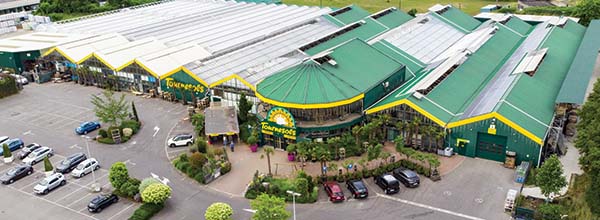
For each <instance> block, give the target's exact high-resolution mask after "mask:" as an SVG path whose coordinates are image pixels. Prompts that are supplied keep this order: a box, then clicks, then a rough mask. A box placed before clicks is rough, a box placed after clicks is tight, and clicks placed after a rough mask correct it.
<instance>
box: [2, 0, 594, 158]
mask: <svg viewBox="0 0 600 220" xmlns="http://www.w3.org/2000/svg"><path fill="white" fill-rule="evenodd" d="M599 32H600V22H592V24H591V25H590V26H589V27H588V28H586V27H584V26H581V25H579V24H577V23H576V22H575V21H573V20H570V19H567V18H559V17H550V18H547V19H544V20H536V21H531V20H522V19H520V18H519V17H517V16H513V15H498V16H490V17H489V18H479V19H475V18H473V17H471V16H469V15H467V14H464V13H463V12H461V11H460V10H458V9H456V8H453V7H451V6H449V5H448V6H442V5H436V6H434V7H432V8H430V9H429V11H428V12H427V13H424V14H420V15H417V16H416V17H412V16H410V15H408V14H406V13H404V12H402V11H400V10H397V9H395V8H389V9H386V10H382V11H380V12H377V13H374V14H369V13H368V12H367V11H365V10H363V9H361V8H359V7H356V6H348V7H344V8H340V9H337V10H333V9H330V8H319V7H308V6H296V5H283V4H264V3H246V2H234V1H208V0H175V1H164V2H160V3H155V4H148V5H143V6H138V7H134V8H129V9H122V10H119V11H114V12H108V13H103V14H99V15H93V16H88V17H84V18H80V19H77V20H69V21H64V22H59V23H53V24H45V25H40V26H38V27H36V32H33V33H28V34H24V35H18V36H11V37H6V38H4V39H2V40H0V51H1V52H0V56H2V59H3V60H2V62H0V65H1V66H3V67H10V68H13V69H19V68H20V69H21V70H23V71H29V72H35V73H36V74H43V73H44V72H55V71H57V70H58V71H59V72H72V73H74V75H75V77H76V78H77V81H79V82H82V81H85V82H84V83H87V84H93V85H99V86H100V85H102V86H106V85H104V84H106V83H107V82H109V83H112V84H110V86H112V87H113V88H114V87H117V88H118V89H121V90H126V91H134V92H140V93H155V94H159V93H161V94H165V93H168V94H172V95H173V96H174V97H175V98H176V99H184V100H187V101H194V100H198V99H201V98H204V97H206V96H218V97H221V99H222V100H223V103H224V105H235V103H236V102H237V100H238V99H239V95H240V94H245V95H247V96H248V97H250V99H251V100H252V101H253V102H254V103H255V104H256V105H255V109H254V110H253V111H255V112H256V113H257V115H258V116H259V119H261V120H262V122H261V126H260V128H261V131H262V134H263V135H262V136H263V143H265V144H270V145H273V146H275V147H278V148H283V149H285V147H286V146H287V144H289V143H294V142H295V141H300V140H306V139H312V140H322V139H326V138H328V137H332V136H338V135H340V134H342V133H343V132H350V131H351V130H352V127H353V126H355V125H357V124H360V123H362V122H364V121H365V120H366V119H367V118H369V117H370V116H374V115H381V114H389V115H391V122H390V123H389V125H388V126H387V128H386V129H388V131H387V132H386V134H387V135H388V137H386V138H387V139H388V140H392V139H394V137H395V136H397V135H403V136H404V137H405V139H408V140H409V142H408V143H409V144H410V145H415V146H423V145H430V146H431V145H434V146H436V147H437V148H443V147H447V146H449V147H452V148H454V151H455V152H458V153H460V154H463V155H467V156H471V157H481V158H486V159H491V160H496V161H504V159H505V157H506V154H507V152H512V153H514V154H515V155H516V159H517V163H519V162H520V161H531V162H533V163H534V164H538V163H539V162H540V159H541V157H542V153H543V152H544V151H547V150H546V149H555V148H556V145H557V144H560V140H561V139H562V136H561V135H560V134H561V132H562V126H563V124H562V122H563V121H564V118H565V117H566V115H567V112H568V110H569V109H571V108H573V107H576V106H578V105H581V104H582V103H583V100H584V95H585V92H586V90H587V88H588V84H589V82H590V78H591V76H592V72H593V68H594V64H595V62H596V57H597V55H598V47H599V45H600V42H598V41H599V39H600V33H599ZM73 68H77V70H75V69H73ZM397 122H400V123H397ZM395 124H400V125H404V126H405V127H404V128H406V129H402V131H398V129H397V128H395V127H394V126H391V125H395ZM425 127H426V128H427V129H421V131H419V130H420V129H419V128H425ZM240 129H246V128H240ZM424 130H426V131H424ZM413 133H414V134H413ZM438 137H440V138H438ZM434 139H436V140H437V139H444V140H445V141H433V140H434Z"/></svg>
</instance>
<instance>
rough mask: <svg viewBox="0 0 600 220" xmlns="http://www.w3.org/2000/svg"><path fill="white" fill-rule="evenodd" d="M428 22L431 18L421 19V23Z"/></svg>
mask: <svg viewBox="0 0 600 220" xmlns="http://www.w3.org/2000/svg"><path fill="white" fill-rule="evenodd" d="M427 22H429V18H423V20H420V21H419V24H425V23H427Z"/></svg>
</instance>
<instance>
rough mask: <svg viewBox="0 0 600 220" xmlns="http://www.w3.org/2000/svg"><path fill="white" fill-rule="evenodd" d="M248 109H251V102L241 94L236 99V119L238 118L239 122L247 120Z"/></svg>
mask: <svg viewBox="0 0 600 220" xmlns="http://www.w3.org/2000/svg"><path fill="white" fill-rule="evenodd" d="M250 110H252V102H251V101H249V100H248V99H247V98H246V95H245V94H241V95H240V100H239V101H238V119H239V120H240V124H243V123H245V122H247V121H248V119H249V117H248V114H249V112H250Z"/></svg>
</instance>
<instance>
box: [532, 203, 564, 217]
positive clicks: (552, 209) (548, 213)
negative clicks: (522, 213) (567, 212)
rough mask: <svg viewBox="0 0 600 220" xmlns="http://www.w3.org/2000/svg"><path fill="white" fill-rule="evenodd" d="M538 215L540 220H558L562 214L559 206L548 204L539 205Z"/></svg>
mask: <svg viewBox="0 0 600 220" xmlns="http://www.w3.org/2000/svg"><path fill="white" fill-rule="evenodd" d="M537 211H538V214H539V215H540V217H541V219H544V220H560V219H561V218H560V217H561V213H562V209H561V206H560V205H556V204H550V203H546V204H541V205H540V207H539V208H538V209H537Z"/></svg>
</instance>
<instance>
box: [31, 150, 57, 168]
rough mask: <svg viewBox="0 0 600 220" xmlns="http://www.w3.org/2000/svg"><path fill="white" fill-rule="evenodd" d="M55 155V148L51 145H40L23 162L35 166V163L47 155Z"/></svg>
mask: <svg viewBox="0 0 600 220" xmlns="http://www.w3.org/2000/svg"><path fill="white" fill-rule="evenodd" d="M52 155H54V150H52V148H49V147H40V148H38V149H35V150H34V151H33V152H31V153H30V154H29V155H27V157H26V158H25V159H23V163H25V164H27V165H29V166H33V165H34V164H36V163H38V162H40V161H42V160H44V158H45V157H52Z"/></svg>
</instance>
